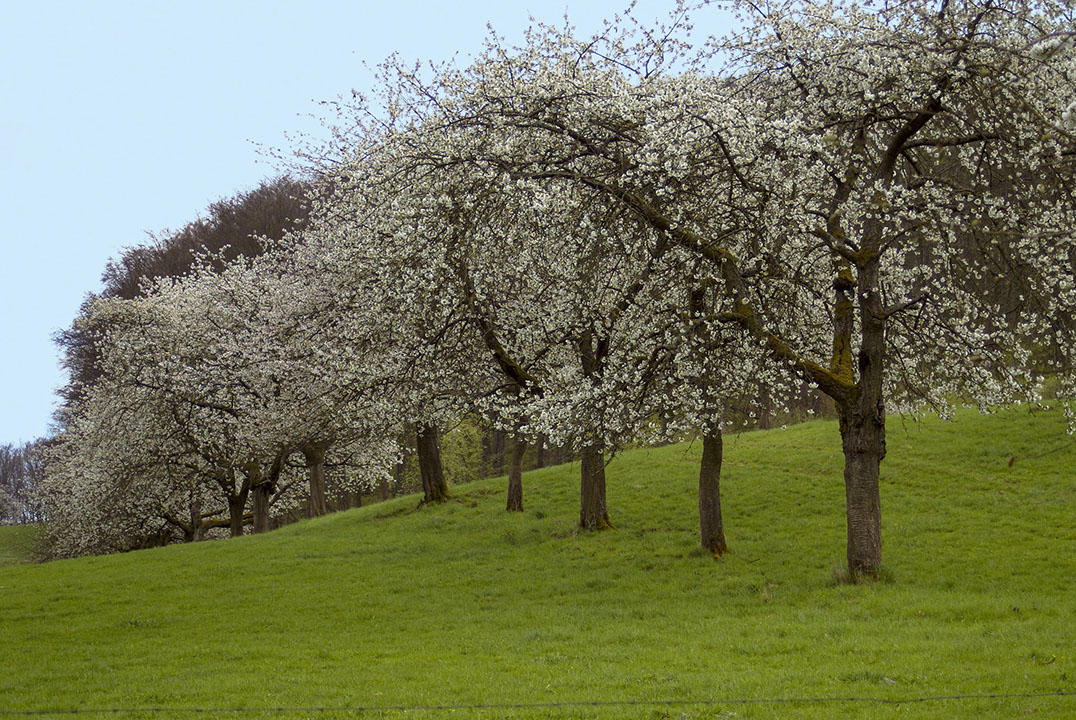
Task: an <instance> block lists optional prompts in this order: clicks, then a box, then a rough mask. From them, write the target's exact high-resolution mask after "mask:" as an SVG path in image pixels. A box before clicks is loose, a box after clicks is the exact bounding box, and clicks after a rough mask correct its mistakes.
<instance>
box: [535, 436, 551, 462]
mask: <svg viewBox="0 0 1076 720" xmlns="http://www.w3.org/2000/svg"><path fill="white" fill-rule="evenodd" d="M548 446H549V440H547V439H546V436H545V435H542V436H541V437H539V438H538V450H537V452H536V453H535V458H534V466H535V467H536V468H544V467H545V466H546V465H548V464H549V447H548Z"/></svg>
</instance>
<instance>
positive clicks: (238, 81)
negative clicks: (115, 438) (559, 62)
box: [0, 0, 728, 445]
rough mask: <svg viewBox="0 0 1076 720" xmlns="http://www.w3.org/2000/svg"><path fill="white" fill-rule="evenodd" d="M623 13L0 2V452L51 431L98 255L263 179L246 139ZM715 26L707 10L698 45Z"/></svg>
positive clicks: (641, 9)
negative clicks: (383, 64) (554, 27)
mask: <svg viewBox="0 0 1076 720" xmlns="http://www.w3.org/2000/svg"><path fill="white" fill-rule="evenodd" d="M627 4H628V0H519V1H518V2H517V1H516V0H501V1H500V2H469V1H468V0H457V1H456V2H445V1H443V0H442V1H440V2H432V1H431V2H425V1H423V0H389V1H386V0H379V1H377V2H370V1H367V0H356V1H353V2H345V1H344V0H339V1H337V2H329V1H324V0H303V2H294V1H293V0H289V1H286V2H277V1H270V0H265V1H255V0H248V1H240V0H209V1H203V0H183V1H182V2H180V1H176V2H165V1H161V2H157V1H156V0H154V1H153V2H146V1H145V0H130V1H129V2H119V1H117V0H111V1H105V0H94V1H92V2H87V1H86V0H77V1H73V2H54V1H51V0H36V1H35V2H15V1H14V0H0V63H2V67H3V71H2V72H0V108H2V112H0V152H2V155H0V217H2V221H0V250H2V254H0V268H2V269H0V332H2V335H0V337H2V345H0V445H3V444H7V443H17V442H20V441H29V440H32V439H34V438H36V437H41V436H44V435H47V434H49V433H50V430H49V426H50V423H51V415H52V412H53V410H54V407H55V402H56V395H55V390H56V388H58V387H60V386H62V385H63V384H64V382H65V377H64V375H63V374H62V372H61V370H60V368H59V365H58V354H57V351H56V348H55V346H54V345H53V343H52V341H51V337H52V335H53V334H54V333H56V332H57V331H58V330H60V329H62V328H65V327H68V326H69V325H70V324H71V322H72V320H73V319H74V318H75V316H76V314H77V313H78V309H79V305H80V303H81V302H82V300H83V298H84V296H85V295H86V293H88V292H96V291H98V290H99V289H100V277H101V272H102V271H103V270H104V268H105V265H106V263H107V262H108V260H109V258H111V257H115V256H117V255H118V254H119V253H120V251H121V250H122V249H123V248H125V247H129V246H132V245H138V244H141V243H143V242H145V241H146V239H147V233H149V232H153V233H157V232H160V231H162V230H165V229H178V228H181V227H182V226H183V225H185V224H186V223H187V222H189V221H191V220H194V219H196V218H197V217H198V216H199V215H200V214H202V215H204V213H205V210H206V208H207V207H208V206H209V204H210V203H211V202H213V201H214V200H217V199H219V198H222V197H230V196H232V195H234V194H236V193H237V192H239V191H242V190H248V189H251V188H254V187H256V186H257V185H258V183H259V182H260V181H261V180H263V179H265V178H267V177H271V176H274V175H276V174H277V172H278V168H277V167H276V166H275V165H274V164H273V162H272V161H270V160H269V159H268V157H267V156H266V155H265V154H264V153H262V152H261V151H260V150H259V147H270V148H283V149H288V148H291V147H294V142H293V140H290V139H289V138H294V137H296V136H298V135H301V134H304V133H305V134H316V133H317V131H318V129H319V123H318V121H317V118H318V117H321V112H322V110H321V107H320V106H319V105H318V102H319V101H325V100H333V99H335V98H336V97H338V96H341V95H350V93H351V90H352V89H353V88H354V89H357V90H359V91H364V90H367V89H369V88H370V86H371V84H372V72H371V70H370V69H368V66H369V67H372V66H374V65H376V64H377V63H378V62H379V61H381V60H382V59H384V58H385V57H386V56H387V55H389V54H391V53H393V52H398V53H400V55H401V56H402V57H404V58H406V59H409V60H410V59H415V60H418V59H430V60H444V59H448V58H451V57H453V56H454V55H455V56H457V58H458V62H461V63H465V62H466V59H467V58H468V57H470V56H473V55H474V54H475V53H477V52H478V51H479V50H480V48H481V44H482V40H483V38H484V37H485V36H486V35H487V28H486V25H487V23H491V24H492V25H493V27H494V28H495V29H496V31H497V32H498V33H499V34H502V35H505V36H507V37H508V38H509V39H510V40H512V39H518V38H519V37H521V34H522V31H523V30H524V29H525V28H526V27H527V25H528V24H529V21H528V18H529V17H530V16H531V15H533V16H534V17H535V18H537V19H539V20H541V21H545V22H559V21H560V20H561V19H562V18H563V16H564V14H565V12H567V14H568V16H569V18H570V20H571V22H572V23H573V24H574V25H575V26H576V27H577V28H578V29H579V31H580V32H585V33H587V34H589V33H591V32H594V31H597V30H598V29H600V28H601V22H602V20H603V19H612V17H613V15H614V14H615V13H617V12H621V11H623V10H624V9H625V8H626V7H627ZM673 6H674V0H640V2H638V4H637V5H636V7H635V10H634V12H633V14H634V15H635V17H637V18H639V19H643V20H648V21H649V20H652V19H654V18H658V17H663V16H665V15H666V14H667V13H668V12H669V11H670V10H672V8H673ZM727 22H728V20H727V16H726V15H724V14H722V13H721V12H720V11H718V10H714V9H708V10H706V11H705V12H702V13H700V14H699V16H698V18H697V21H696V33H695V35H696V36H697V37H698V36H705V35H709V34H723V32H724V31H725V29H726V28H727V26H726V25H725V23H727Z"/></svg>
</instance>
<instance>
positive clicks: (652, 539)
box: [0, 412, 1076, 718]
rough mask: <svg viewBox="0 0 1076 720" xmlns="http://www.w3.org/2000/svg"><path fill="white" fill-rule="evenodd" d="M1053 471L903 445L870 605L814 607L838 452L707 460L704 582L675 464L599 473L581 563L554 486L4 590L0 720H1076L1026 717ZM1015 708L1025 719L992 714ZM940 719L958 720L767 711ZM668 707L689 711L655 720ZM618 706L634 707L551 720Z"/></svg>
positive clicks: (751, 447)
mask: <svg viewBox="0 0 1076 720" xmlns="http://www.w3.org/2000/svg"><path fill="white" fill-rule="evenodd" d="M1067 442H1068V438H1067V437H1066V435H1065V426H1064V422H1063V420H1062V418H1061V417H1060V415H1059V414H1057V413H1040V414H1038V415H1035V416H1029V415H1027V414H1026V413H1022V412H1012V413H1009V414H1006V415H1003V416H1001V417H997V418H982V417H979V416H976V415H961V416H959V418H958V420H957V422H955V423H952V424H942V423H939V422H936V421H926V422H924V423H922V424H921V425H909V426H904V425H903V424H902V423H901V421H900V420H899V419H897V420H895V421H894V422H893V423H892V424H891V427H890V433H889V442H888V449H889V456H888V458H887V459H886V461H885V463H884V465H883V488H882V493H883V496H882V501H883V514H884V521H883V522H884V531H883V532H884V534H883V538H884V542H885V558H886V563H887V566H888V568H889V569H890V571H891V574H892V576H893V578H894V580H893V581H892V582H887V583H877V584H873V585H862V586H842V585H836V586H835V585H833V584H832V582H831V581H830V579H831V574H832V568H833V567H834V566H837V565H840V564H841V562H842V560H843V553H844V524H843V523H844V519H843V485H842V481H841V457H840V454H839V439H838V436H837V430H836V427H835V425H834V424H832V423H808V424H805V425H800V426H795V427H791V428H789V429H787V430H775V431H770V432H760V433H751V434H748V435H743V436H740V437H738V438H731V437H730V438H727V440H726V466H725V474H724V477H723V481H722V489H723V506H724V510H725V522H726V528H727V533H728V536H729V543H730V546H731V548H732V550H733V554H732V555H731V556H730V557H729V558H728V559H727V560H726V561H724V562H717V561H714V560H713V559H711V558H710V557H708V556H706V555H705V554H703V553H701V552H699V551H697V550H696V545H697V541H696V534H695V533H696V529H695V522H696V519H695V502H696V498H695V494H696V491H697V485H696V483H697V470H698V453H699V448H698V447H697V446H696V447H691V446H685V445H681V446H673V447H667V448H660V449H652V450H639V451H633V452H630V453H625V454H623V455H622V456H620V457H618V458H616V459H615V460H614V461H613V462H612V463H611V464H610V466H609V468H608V487H609V490H608V493H609V505H610V516H611V519H612V520H613V522H614V523H615V524H616V526H617V530H615V531H610V532H605V533H599V534H587V535H577V534H575V532H574V527H575V520H576V517H577V513H578V505H577V503H578V480H577V470H578V468H577V467H573V466H565V467H560V468H549V469H545V470H541V471H535V472H533V473H528V474H527V475H526V476H525V479H524V481H525V492H526V496H525V498H524V499H525V503H526V506H527V511H526V512H525V513H522V514H508V513H505V512H504V510H503V506H504V492H503V491H504V485H505V483H504V481H503V479H496V480H490V481H483V482H478V483H473V484H470V485H464V486H458V487H456V488H454V492H455V494H456V500H455V501H454V502H451V503H448V504H446V505H444V506H440V507H427V508H422V509H416V499H415V498H402V499H398V500H394V501H390V502H388V503H383V504H380V505H376V506H371V507H367V508H362V509H359V510H355V511H350V512H347V513H341V514H336V515H332V516H329V517H325V518H321V519H318V520H314V521H310V522H304V523H300V524H298V525H295V526H291V527H288V528H285V529H283V530H280V531H277V532H274V533H271V534H269V535H265V536H260V537H250V538H241V539H237V540H231V541H224V542H216V543H202V544H198V545H193V546H174V547H169V548H163V549H160V550H153V551H144V552H138V553H131V554H128V555H122V556H112V557H98V558H84V559H80V560H74V561H63V562H56V563H51V564H48V565H41V566H21V567H4V568H0V647H2V648H4V649H5V652H3V653H0V716H2V715H3V711H23V710H43V709H64V708H68V709H72V708H73V709H79V710H82V711H86V710H90V709H102V708H197V709H206V708H222V709H223V708H247V709H248V712H247V713H243V714H236V713H223V712H221V713H200V714H199V715H198V716H199V717H239V716H246V715H247V714H250V713H251V712H253V711H254V710H255V709H263V708H278V707H286V708H323V707H330V708H342V707H351V708H355V707H364V708H370V707H376V708H397V707H400V706H407V707H415V706H441V705H453V706H475V705H486V706H489V705H493V706H496V707H486V708H475V707H457V708H456V709H454V710H452V711H451V712H450V711H448V710H444V711H436V710H380V711H367V712H358V711H354V712H334V713H332V714H331V715H322V714H320V713H318V712H316V711H314V710H310V711H300V710H294V711H291V712H287V713H277V714H272V715H269V714H259V715H258V716H264V717H323V716H328V717H352V716H354V717H359V716H360V715H361V716H362V717H394V718H395V717H400V718H427V717H447V716H453V717H476V718H478V717H480V718H499V717H510V718H531V717H534V718H538V717H558V718H559V717H564V718H623V717H629V718H697V717H738V718H786V717H797V718H799V717H803V718H863V717H870V718H896V717H901V718H903V717H909V718H912V717H914V718H973V717H975V718H978V717H1017V716H1032V717H1035V716H1037V717H1072V716H1076V696H1073V695H1042V694H1044V693H1070V692H1074V691H1076V657H1074V655H1076V651H1074V649H1073V648H1074V646H1076V592H1074V590H1076V587H1074V570H1076V553H1074V551H1076V529H1074V528H1076V481H1074V472H1073V467H1074V463H1073V460H1074V458H1076V448H1073V447H1072V446H1067V447H1065V448H1063V449H1059V450H1057V451H1056V452H1053V453H1050V454H1047V455H1042V454H1043V453H1046V452H1047V451H1050V450H1053V449H1056V448H1060V447H1061V446H1063V445H1065V444H1066V443H1067ZM1036 455H1042V456H1041V457H1031V456H1036ZM1013 456H1016V458H1017V459H1016V460H1015V461H1014V463H1013V464H1012V466H1011V467H1010V465H1009V459H1010V458H1011V457H1013ZM1017 693H1027V694H1038V695H1037V696H1033V697H1003V698H998V697H986V696H988V695H1012V694H1017ZM960 695H974V696H976V697H973V698H965V699H949V700H932V701H929V702H905V703H900V704H888V703H880V702H852V701H840V702H827V703H811V702H768V700H771V699H778V700H783V701H787V700H791V699H804V698H861V699H874V700H904V701H912V700H916V699H918V698H925V697H938V696H960ZM668 700H682V701H684V702H683V703H681V704H647V703H651V702H655V701H668ZM763 700H766V701H767V702H759V701H763ZM609 701H617V702H620V701H625V702H634V703H636V704H634V705H618V706H580V705H574V704H573V705H567V706H558V705H556V704H557V703H579V702H609ZM688 701H694V702H688ZM515 705H530V706H531V707H505V706H515ZM87 716H89V717H93V716H94V714H93V713H86V714H81V715H80V717H87ZM119 716H120V717H147V718H148V717H182V716H184V715H183V714H182V713H179V714H176V713H171V714H160V713H156V714H155V713H150V712H136V713H123V714H121V715H119Z"/></svg>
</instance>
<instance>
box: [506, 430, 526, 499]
mask: <svg viewBox="0 0 1076 720" xmlns="http://www.w3.org/2000/svg"><path fill="white" fill-rule="evenodd" d="M526 452H527V443H526V442H525V441H524V440H523V438H521V437H519V436H518V435H517V436H516V437H515V438H514V440H513V442H512V460H511V464H510V465H509V466H508V511H509V512H523V456H524V455H525V454H526Z"/></svg>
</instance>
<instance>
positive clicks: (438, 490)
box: [416, 425, 452, 504]
mask: <svg viewBox="0 0 1076 720" xmlns="http://www.w3.org/2000/svg"><path fill="white" fill-rule="evenodd" d="M440 435H441V433H440V432H439V431H438V430H437V427H436V426H434V425H423V426H422V427H420V428H419V430H418V437H417V446H416V454H417V455H418V469H419V475H421V476H422V502H423V504H425V503H434V502H438V503H440V502H444V501H446V500H448V499H449V498H450V497H452V496H451V494H449V492H448V483H446V482H445V471H444V468H443V467H442V466H441V448H440V445H439V442H438V440H439V438H440Z"/></svg>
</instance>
